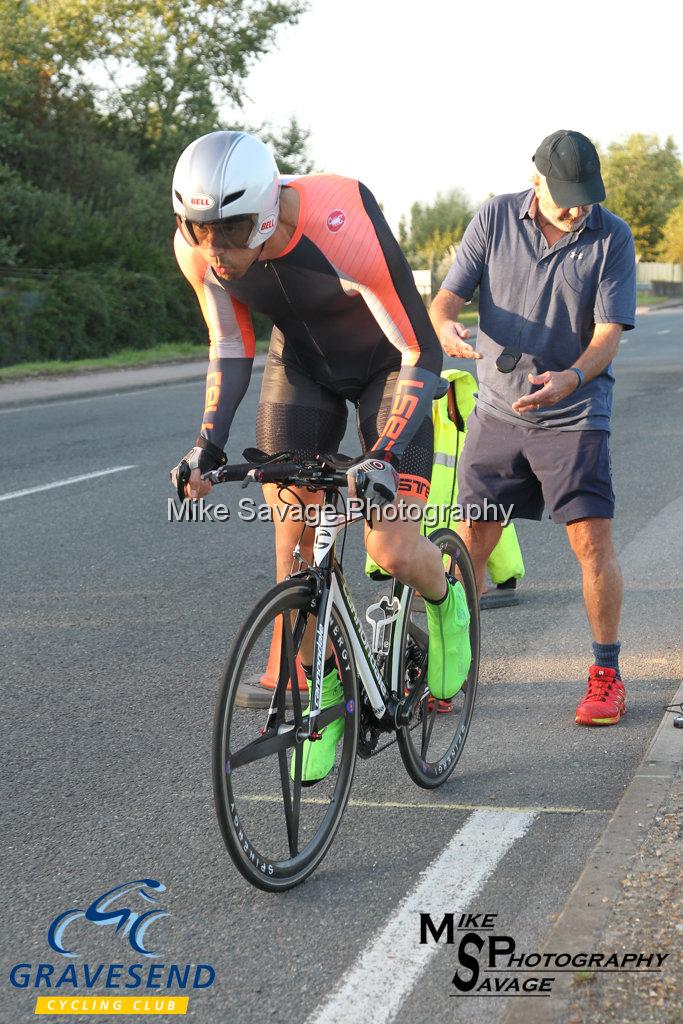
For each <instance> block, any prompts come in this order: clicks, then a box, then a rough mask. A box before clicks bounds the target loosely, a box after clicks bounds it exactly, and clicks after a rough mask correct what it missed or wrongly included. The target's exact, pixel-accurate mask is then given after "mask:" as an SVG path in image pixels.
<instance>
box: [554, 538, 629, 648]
mask: <svg viewBox="0 0 683 1024" xmlns="http://www.w3.org/2000/svg"><path fill="white" fill-rule="evenodd" d="M567 536H568V538H569V543H570V545H571V549H572V551H573V552H574V554H575V555H576V559H577V561H578V563H579V565H580V566H581V573H582V576H583V600H584V604H585V606H586V615H587V616H588V622H589V625H590V628H591V632H592V634H593V639H594V640H595V642H596V643H598V644H615V643H616V642H617V640H618V637H619V620H620V617H621V603H622V599H623V594H624V583H623V580H622V576H621V569H620V568H619V563H618V562H617V557H616V554H615V552H614V546H613V544H612V520H611V519H575V520H574V522H572V523H567Z"/></svg>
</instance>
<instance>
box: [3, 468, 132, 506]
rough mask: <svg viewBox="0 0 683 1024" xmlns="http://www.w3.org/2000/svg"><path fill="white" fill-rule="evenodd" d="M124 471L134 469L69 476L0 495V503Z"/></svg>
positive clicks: (106, 470) (101, 470) (102, 470)
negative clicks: (51, 482) (50, 482)
mask: <svg viewBox="0 0 683 1024" xmlns="http://www.w3.org/2000/svg"><path fill="white" fill-rule="evenodd" d="M124 469H135V466H114V468H113V469H100V470H98V472H97V473H84V474H83V476H70V477H68V478H67V479H66V480H55V482H54V483H53V484H41V485H40V487H27V488H26V490H24V491H11V492H10V494H0V501H9V500H10V499H11V498H23V497H24V495H26V494H37V493H38V491H51V490H52V489H53V487H66V485H67V484H79V483H81V481H82V480H94V479H95V477H97V476H109V474H110V473H123V471H124Z"/></svg>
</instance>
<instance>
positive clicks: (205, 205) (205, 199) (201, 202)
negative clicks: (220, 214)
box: [187, 192, 216, 210]
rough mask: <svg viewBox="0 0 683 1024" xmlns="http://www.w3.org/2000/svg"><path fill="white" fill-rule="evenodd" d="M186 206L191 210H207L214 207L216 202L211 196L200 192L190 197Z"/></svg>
mask: <svg viewBox="0 0 683 1024" xmlns="http://www.w3.org/2000/svg"><path fill="white" fill-rule="evenodd" d="M187 205H188V206H191V207H192V209H193V210H209V209H210V208H211V207H212V206H215V205H216V200H215V199H214V198H213V196H207V195H204V194H203V193H201V192H200V193H198V194H197V195H196V196H191V197H190V201H189V203H188V204H187Z"/></svg>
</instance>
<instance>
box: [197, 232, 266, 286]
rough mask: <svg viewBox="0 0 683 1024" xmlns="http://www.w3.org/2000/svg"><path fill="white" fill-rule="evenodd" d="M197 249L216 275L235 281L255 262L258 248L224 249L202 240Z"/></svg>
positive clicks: (225, 279)
mask: <svg viewBox="0 0 683 1024" xmlns="http://www.w3.org/2000/svg"><path fill="white" fill-rule="evenodd" d="M199 251H200V252H201V254H202V256H203V257H204V259H205V260H206V262H207V263H208V264H210V266H211V267H212V268H213V270H214V272H215V273H216V274H217V275H218V277H220V278H222V279H223V280H224V281H235V280H237V279H238V278H240V277H244V275H245V274H246V272H247V271H248V270H249V268H250V267H251V265H252V264H253V263H255V262H256V260H257V259H258V255H259V252H260V251H261V250H260V247H259V248H258V249H226V248H224V247H223V246H221V245H215V244H213V243H212V242H202V244H201V245H200V246H199Z"/></svg>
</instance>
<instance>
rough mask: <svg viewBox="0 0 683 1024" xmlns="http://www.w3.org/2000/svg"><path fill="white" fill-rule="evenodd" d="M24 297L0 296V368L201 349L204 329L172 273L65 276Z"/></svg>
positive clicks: (10, 289)
mask: <svg viewBox="0 0 683 1024" xmlns="http://www.w3.org/2000/svg"><path fill="white" fill-rule="evenodd" d="M31 288H32V289H33V290H32V291H30V292H28V291H26V290H24V291H22V290H20V286H19V285H17V284H16V282H14V283H13V284H12V285H8V286H7V287H3V289H2V290H0V366H10V365H12V364H14V363H23V362H33V361H40V360H46V359H85V358H93V357H98V356H106V355H109V354H110V353H112V352H116V351H118V350H120V349H122V348H136V349H145V348H151V347H152V346H154V345H158V344H160V343H162V342H176V341H190V342H196V343H197V344H198V345H201V346H203V347H204V348H206V345H207V336H206V327H205V325H204V321H203V319H202V317H201V314H200V312H199V308H198V306H197V302H196V301H195V299H194V296H193V295H192V294H191V292H189V290H188V289H186V288H185V287H184V285H183V281H182V280H181V279H180V278H179V275H178V272H177V271H173V272H172V273H166V274H158V275H152V274H135V273H132V272H130V271H124V270H112V272H111V273H110V274H106V275H105V274H101V273H100V274H98V273H95V272H89V271H82V270H69V271H65V272H64V273H63V274H59V275H57V276H55V277H53V278H51V279H49V280H47V281H44V282H41V283H40V284H39V285H34V284H33V283H32V284H31Z"/></svg>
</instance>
